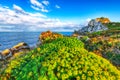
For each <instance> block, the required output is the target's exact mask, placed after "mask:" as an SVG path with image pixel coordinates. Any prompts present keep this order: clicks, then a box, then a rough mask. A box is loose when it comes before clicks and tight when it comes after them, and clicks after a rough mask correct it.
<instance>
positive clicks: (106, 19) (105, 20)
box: [96, 17, 111, 23]
mask: <svg viewBox="0 0 120 80" xmlns="http://www.w3.org/2000/svg"><path fill="white" fill-rule="evenodd" d="M96 21H98V22H101V23H110V22H111V21H110V19H109V18H105V17H100V18H96Z"/></svg>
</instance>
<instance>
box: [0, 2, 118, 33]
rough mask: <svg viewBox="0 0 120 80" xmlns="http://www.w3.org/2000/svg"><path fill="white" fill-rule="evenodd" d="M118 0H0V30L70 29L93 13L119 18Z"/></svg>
mask: <svg viewBox="0 0 120 80" xmlns="http://www.w3.org/2000/svg"><path fill="white" fill-rule="evenodd" d="M119 3H120V0H0V21H1V22H0V31H43V30H48V29H50V30H54V31H73V30H74V29H76V28H78V27H79V25H81V24H83V23H86V22H87V21H89V20H90V19H94V18H97V17H102V16H103V17H108V18H110V20H111V21H114V22H115V21H116V22H118V21H120V17H119V14H120V5H119Z"/></svg>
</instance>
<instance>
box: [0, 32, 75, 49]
mask: <svg viewBox="0 0 120 80" xmlns="http://www.w3.org/2000/svg"><path fill="white" fill-rule="evenodd" d="M58 33H60V34H63V35H66V36H70V35H71V34H72V33H73V32H58ZM40 34H41V32H0V51H3V50H5V49H9V48H12V47H13V46H14V45H16V44H18V43H20V42H25V43H27V44H28V45H29V46H30V47H32V46H35V45H36V44H37V41H38V38H39V36H40Z"/></svg>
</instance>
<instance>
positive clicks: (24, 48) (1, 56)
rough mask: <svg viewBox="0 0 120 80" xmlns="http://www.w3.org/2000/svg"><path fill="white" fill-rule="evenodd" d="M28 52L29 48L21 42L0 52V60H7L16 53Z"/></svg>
mask: <svg viewBox="0 0 120 80" xmlns="http://www.w3.org/2000/svg"><path fill="white" fill-rule="evenodd" d="M28 50H30V47H29V46H28V44H27V43H24V42H21V43H19V44H17V45H15V46H13V47H12V48H10V49H6V50H3V51H2V52H0V60H5V59H8V58H10V57H12V56H13V55H14V54H16V53H18V52H22V51H23V52H24V51H28Z"/></svg>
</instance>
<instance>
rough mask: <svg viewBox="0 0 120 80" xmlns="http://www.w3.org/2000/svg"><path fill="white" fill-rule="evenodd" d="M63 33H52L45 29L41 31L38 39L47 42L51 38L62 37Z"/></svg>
mask: <svg viewBox="0 0 120 80" xmlns="http://www.w3.org/2000/svg"><path fill="white" fill-rule="evenodd" d="M62 37H63V35H61V34H58V33H53V32H51V31H46V32H42V33H41V35H40V37H39V39H40V41H41V42H42V43H47V42H51V41H52V40H54V39H56V38H62Z"/></svg>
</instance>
